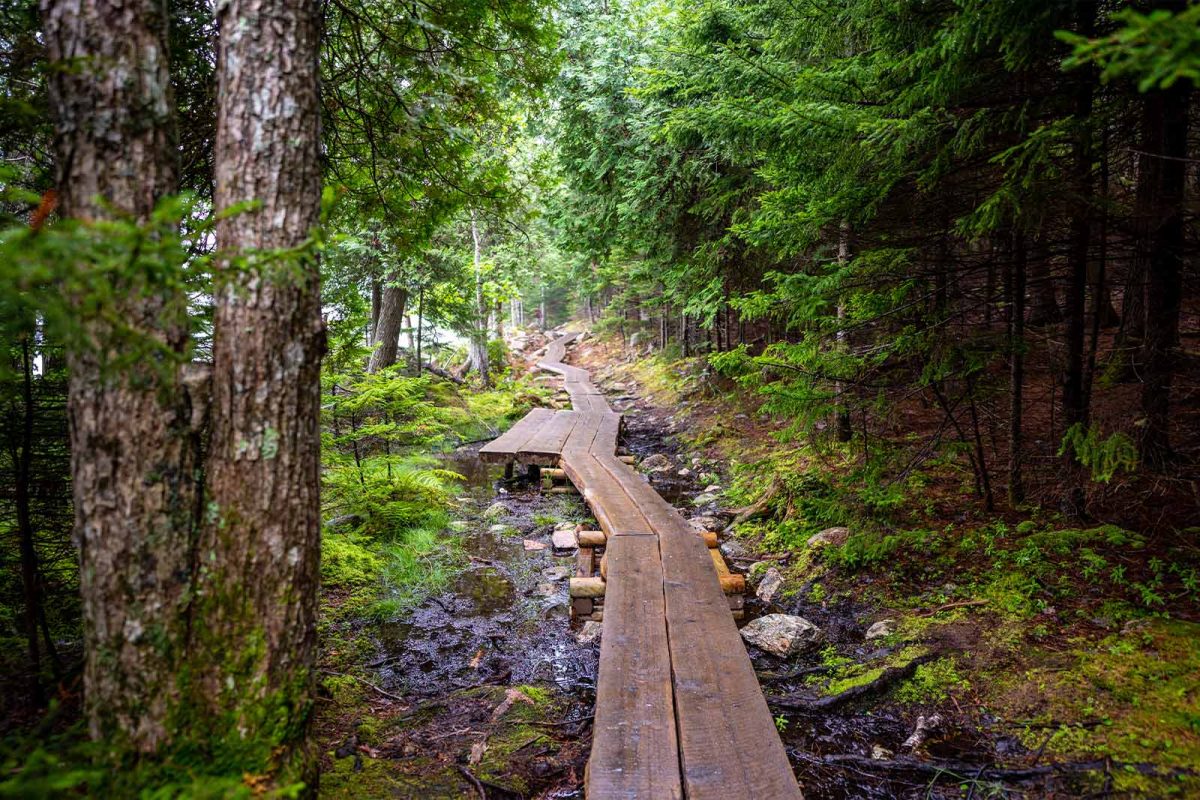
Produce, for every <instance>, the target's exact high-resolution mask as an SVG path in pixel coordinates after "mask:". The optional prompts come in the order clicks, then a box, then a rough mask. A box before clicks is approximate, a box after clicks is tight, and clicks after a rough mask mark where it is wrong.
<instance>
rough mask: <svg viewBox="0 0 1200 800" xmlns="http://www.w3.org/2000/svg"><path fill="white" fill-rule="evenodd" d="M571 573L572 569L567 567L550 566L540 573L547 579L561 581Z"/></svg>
mask: <svg viewBox="0 0 1200 800" xmlns="http://www.w3.org/2000/svg"><path fill="white" fill-rule="evenodd" d="M573 573H574V570H572V569H569V568H568V567H551V568H550V569H548V570H546V571H545V572H543V573H542V575H544V576H546V579H547V580H552V581H562V580H566V579H567V578H569V577H571V575H572V574H573Z"/></svg>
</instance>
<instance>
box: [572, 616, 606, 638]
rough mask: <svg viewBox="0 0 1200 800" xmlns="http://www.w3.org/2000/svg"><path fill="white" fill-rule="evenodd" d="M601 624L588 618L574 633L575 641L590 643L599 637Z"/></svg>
mask: <svg viewBox="0 0 1200 800" xmlns="http://www.w3.org/2000/svg"><path fill="white" fill-rule="evenodd" d="M601 630H602V626H601V624H600V623H599V622H595V621H594V620H588V621H587V622H585V623H583V627H582V628H580V629H579V633H577V634H575V641H577V642H579V643H580V644H591V643H592V642H594V641H596V640H597V639H599V638H600V631H601Z"/></svg>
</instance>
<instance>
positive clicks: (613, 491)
mask: <svg viewBox="0 0 1200 800" xmlns="http://www.w3.org/2000/svg"><path fill="white" fill-rule="evenodd" d="M562 464H563V469H564V470H566V473H567V476H568V477H569V478H570V479H571V483H573V484H575V486H576V487H577V488H578V489H579V491H580V493H581V494H582V495H583V499H584V501H585V502H586V503H587V504H588V506H589V507H590V508H591V510H592V516H594V517H595V518H596V521H597V522H598V523H600V528H601V530H603V531H604V533H605V534H606V535H607V536H609V537H610V538H611V537H613V536H623V535H628V534H647V533H652V532H653V529H652V528H651V527H650V523H649V522H647V521H646V517H645V516H644V515H643V514H642V513H641V511H639V510H638V507H637V506H636V505H635V504H634V503H633V501H632V500H630V499H629V495H627V494H626V493H625V492H624V491H623V490H622V489H621V486H620V484H618V483H617V482H616V481H614V480H613V479H612V476H611V475H609V474H608V472H607V471H606V470H605V469H604V468H603V467H602V466H600V464H599V463H597V462H596V460H595V458H594V457H592V455H591V454H590V453H577V452H575V453H572V452H565V453H564V454H563V460H562Z"/></svg>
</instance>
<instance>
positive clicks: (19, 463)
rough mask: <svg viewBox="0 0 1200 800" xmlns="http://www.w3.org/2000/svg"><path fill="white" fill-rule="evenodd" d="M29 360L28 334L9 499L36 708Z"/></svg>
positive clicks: (38, 663) (41, 697) (37, 609)
mask: <svg viewBox="0 0 1200 800" xmlns="http://www.w3.org/2000/svg"><path fill="white" fill-rule="evenodd" d="M33 415H34V406H33V363H32V358H31V357H30V353H29V337H28V336H26V337H24V338H22V340H21V435H20V444H19V445H18V446H17V449H16V452H14V453H13V458H12V460H13V467H14V470H13V471H14V473H15V474H14V475H13V479H14V480H13V482H14V484H15V485H14V486H13V490H14V491H13V500H14V501H15V505H16V511H17V535H18V536H19V537H20V550H21V589H22V594H23V595H24V601H25V619H24V620H22V622H23V623H24V625H25V643H26V647H27V648H28V650H29V668H30V679H29V696H30V698H31V699H32V700H33V702H34V704H35V705H37V706H38V707H39V708H40V707H41V706H43V705H44V704H45V702H46V696H45V693H44V692H43V691H42V657H41V656H42V654H41V648H40V647H39V646H38V617H39V615H40V614H41V611H42V600H41V592H40V589H41V581H40V579H39V576H38V557H37V550H36V549H35V547H34V540H33V520H32V518H31V517H30V513H29V484H30V480H31V476H30V471H31V469H32V466H33Z"/></svg>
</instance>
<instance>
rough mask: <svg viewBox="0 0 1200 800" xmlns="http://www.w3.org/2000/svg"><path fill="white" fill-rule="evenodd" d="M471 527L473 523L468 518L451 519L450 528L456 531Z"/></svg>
mask: <svg viewBox="0 0 1200 800" xmlns="http://www.w3.org/2000/svg"><path fill="white" fill-rule="evenodd" d="M470 527H471V524H470V523H469V522H467V521H466V520H462V519H456V520H453V521H451V523H450V530H452V531H454V532H456V533H462V532H463V531H465V530H467V528H470Z"/></svg>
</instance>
